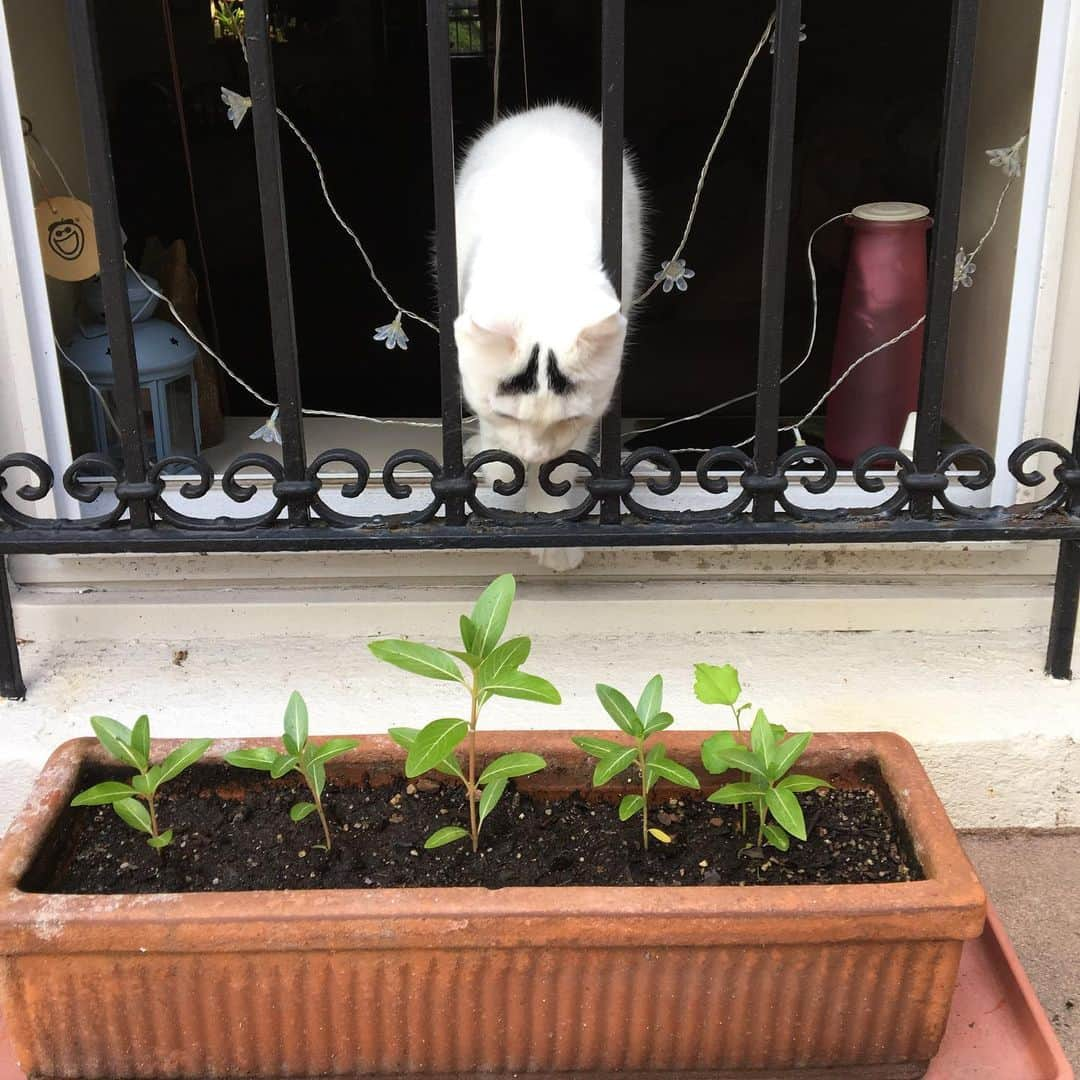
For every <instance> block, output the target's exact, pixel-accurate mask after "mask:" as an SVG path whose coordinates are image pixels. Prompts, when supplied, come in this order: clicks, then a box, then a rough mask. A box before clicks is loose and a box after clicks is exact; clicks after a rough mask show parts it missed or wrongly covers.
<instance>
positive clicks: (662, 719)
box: [641, 712, 675, 739]
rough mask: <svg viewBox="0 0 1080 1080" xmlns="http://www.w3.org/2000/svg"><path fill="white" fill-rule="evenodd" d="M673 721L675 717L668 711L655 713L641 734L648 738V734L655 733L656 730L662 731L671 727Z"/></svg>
mask: <svg viewBox="0 0 1080 1080" xmlns="http://www.w3.org/2000/svg"><path fill="white" fill-rule="evenodd" d="M674 723H675V717H674V716H672V715H671V713H669V712H662V713H657V714H656V715H655V716H654V717H653V718H652V719H651V720H650V721H649V722H648V723H647V724H646V725H645V730H644V731H642V733H641V734H642V736H643V737H644V738H646V739H647V738H648V737H649V736H650V735H655V734H656V733H657V732H658V731H664V730H666V729H667V728H669V727H671V725H672V724H674Z"/></svg>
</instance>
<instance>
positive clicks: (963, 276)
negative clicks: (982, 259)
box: [952, 248, 975, 292]
mask: <svg viewBox="0 0 1080 1080" xmlns="http://www.w3.org/2000/svg"><path fill="white" fill-rule="evenodd" d="M974 273H975V262H974V260H973V259H972V258H971V256H970V255H968V254H967V252H966V251H964V249H963V248H961V249H960V250H959V251H958V252H957V253H956V267H955V269H954V270H953V286H952V290H953V292H956V290H957V289H959V288H960V286H961V285H963V287H964V288H965V289H970V288H971V286H972V285H974V284H975V282H974V280H973V275H974Z"/></svg>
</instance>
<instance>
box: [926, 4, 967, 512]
mask: <svg viewBox="0 0 1080 1080" xmlns="http://www.w3.org/2000/svg"><path fill="white" fill-rule="evenodd" d="M978 21H979V0H953V10H952V26H951V28H950V31H949V59H948V74H947V76H946V79H945V111H944V115H943V116H942V121H941V146H940V151H939V155H938V187H937V198H936V205H935V207H934V238H933V243H932V245H931V250H930V288H929V294H928V297H927V308H926V327H925V330H926V333H925V336H924V339H923V362H922V375H921V378H920V383H919V412H918V419H917V421H916V424H915V455H914V456H915V468H916V471H918V472H920V473H932V472H934V471H935V470H936V468H937V462H938V454H939V452H940V448H941V422H942V417H941V402H942V398H943V397H944V395H945V361H946V355H947V352H948V345H949V316H950V311H951V307H952V294H953V275H954V272H955V266H956V244H957V238H958V235H959V229H960V200H961V196H962V195H963V191H964V156H965V154H966V152H967V125H968V111H969V107H970V104H971V73H972V70H973V68H974V66H975V36H976V33H977V31H978ZM932 510H933V495H932V493H930V492H916V493H915V494H914V495H912V497H911V516H912V517H913V518H920V519H923V520H925V519H928V518H929V517H930V515H931V512H932Z"/></svg>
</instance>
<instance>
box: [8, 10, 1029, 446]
mask: <svg viewBox="0 0 1080 1080" xmlns="http://www.w3.org/2000/svg"><path fill="white" fill-rule="evenodd" d="M502 14H503V0H497V3H496V20H495V32H494V38H495V41H494V53H495V55H494V66H493V73H492V99H493V113H492V117H493V122H494V121H495V120H497V119H498V117H499V114H500V80H501V67H502V36H503V19H502ZM519 25H520V28H521V52H522V77H523V84H524V88H525V95H526V102H527V101H528V93H529V91H528V66H527V52H526V39H525V0H519ZM774 29H775V15H774V14H773V15H770V16H769V18H768V19H767V21H766V23H765V27H764V29H763V31H762V33H761V35H760V37H759V38H758V40H757V41H756V43H755V44H754V46H753V49H752V50H751V52H750V55H749V57H748V59H747V61H746V64H745V66H744V67H743V69H742V71H741V73H740V75H739V78H738V80H737V81H736V83H735V86H734V89H733V90H732V93H731V95H730V98H729V99H728V103H727V106H726V108H725V110H724V113H723V116H722V119H721V122H720V124H719V127H718V129H717V131H716V133H715V135H714V137H713V139H712V140H711V142H710V144H709V147H708V151H707V153H706V155H705V158H704V161H703V164H702V167H701V169H700V171H699V174H698V178H697V182H696V185H695V187H694V190H693V193H692V195H691V199H690V205H689V210H688V213H687V217H686V222H685V225H684V227H683V230H682V233H681V236H680V238H679V241H678V243H677V245H676V246H675V249H674V250H673V252H672V254H671V256H670V258H668V259H665V260H664V261H663V262H662V263H661V264H660V268H659V270H658V271H657V272H656V273H655V274H654V275H653V280H652V282H651V283H650V285H649V286H648V287H647V288H646V289H645V290H644V292H642V293H641V294H640V295H639V296H638V297H637V298H636V299H635V300H634V305H635V306H637V305H640V304H643V303H644V302H645V301H646V300H647V299H648V298H649V297H650V296H651V295H652V293H653V292H654V291H655V290H656V289H658V288H659V289H662V291H663V292H665V293H670V292H672V291H673V290H674V291H677V292H680V293H682V292H686V291H687V289H688V287H689V286H688V283H689V281H690V280H691V279H692V278H693V277H694V271H693V270H691V269H690V268H689V267H688V266H687V261H686V259H685V258H684V257H683V256H684V253H685V251H686V248H687V246H688V244H689V243H690V240H691V237H692V234H693V229H694V224H695V221H696V218H697V213H698V209H699V206H700V204H701V199H702V196H703V193H704V191H705V187H706V183H707V180H708V177H709V172H710V169H711V167H712V165H713V162H714V160H715V158H716V156H717V152H718V150H719V147H720V144H721V142H722V140H723V137H724V135H725V133H726V132H727V130H728V126H729V123H730V121H731V118H732V116H733V115H734V112H735V108H736V105H737V104H738V100H739V97H740V95H741V93H742V90H743V88H744V86H745V85H746V82H747V81H748V79H749V77H750V74H751V71H752V69H753V67H754V65H755V63H756V61H757V60H758V58H759V57H760V55H761V54H762V52H763V51H764V50H765V47H766V45H769V47H770V51H772V46H773V42H774V36H775V35H774ZM235 38H236V40H237V42H238V43H239V45H240V48H241V51H242V52H243V55H244V59H245V61H246V60H247V49H246V47H245V43H244V40H243V36H242V34H239V33H237V34H235ZM799 40H800V42H803V41H805V40H806V33H805V27H804V28H801V30H800V35H799ZM221 99H222V103H223V105H224V106H225V109H226V112H227V115H228V118H229V120H230V121H231V123H232V125H233V128H234V129H235V130H237V131H239V130H240V128H241V126H242V125H243V122H244V120H245V118H246V116H247V114H248V112H249V111H250V110H251V106H252V99H251V97H250V96H248V95H245V94H242V93H239V92H238V91H235V90H231V89H228V88H226V87H222V89H221ZM277 113H278V116H279V118H280V119H281V121H282V123H283V124H284V125H285V126H286V127H287V128H288V130H289V131H290V132H291V134H292V135H293V136H294V137H295V138H296V139H297V141H298V142H299V143H300V145H301V146H302V147H303V149H304V151H305V152H306V154H307V155H308V157H309V158H310V160H311V163H312V167H313V169H314V171H315V174H316V178H317V181H318V184H319V189H320V192H321V194H322V197H323V200H324V202H325V203H326V206H327V208H328V209H329V211H330V213H331V215H332V217H333V219H334V221H335V222H336V223H337V225H338V227H339V228H340V229H341V230H342V231H343V232H344V233H345V235H347V236H348V237H349V239H350V241H351V242H352V244H353V245H354V246H355V248H356V250H357V251H358V253H359V254H360V257H361V259H362V260H363V262H364V264H365V266H366V268H367V272H368V275H369V277H370V279H371V281H372V283H373V284H374V285H375V286H376V288H377V289H378V290H379V291H380V292H381V293H382V295H383V296H384V297H385V299H386V300H387V302H388V304H389V305H390V307H391V309H392V311H393V316H392V318H391V319H390V320H389V321H388V322H387V323H385V324H383V325H380V326H378V327H376V328H375V332H374V335H373V339H374V340H375V341H376V342H381V343H382V344H383V345H384V346H385V347H386V348H387V349H389V350H394V349H399V350H402V351H405V350H407V349H408V347H409V336H408V334H407V332H406V330H405V328H404V322H405V321H406V320H410V321H412V322H414V323H416V324H417V325H419V326H423V327H426V328H427V329H429V330H431V331H432V332H434V333H436V334H437V333H438V332H439V330H438V327H437V326H436V325H435V323H434V322H433V321H431V320H430V319H427V318H425V317H424V316H423V315H420V314H419V313H417V312H416V311H414V310H412V309H410V308H408V307H406V306H405V305H403V304H400V303H399V302H398V300H397V299H396V298H395V296H394V294H393V292H392V291H391V290H390V288H389V286H388V285H387V284H386V283H385V281H384V279H383V278H382V277H381V276H380V274H379V273H378V271H377V270H376V267H375V262H374V260H373V258H372V256H371V254H370V253H369V252H368V250H367V247H366V246H365V244H364V243H363V241H362V240H361V238H360V236H359V235H358V233H357V232H356V230H355V229H354V228H353V227H352V226H351V225H350V224H349V223H348V221H347V219H346V218H345V216H344V214H343V213H342V212H341V210H340V209H339V207H338V206H337V204H336V203H335V201H334V199H333V197H332V195H331V194H330V189H329V184H328V181H327V177H326V173H325V170H324V168H323V165H322V162H321V160H320V158H319V155H318V153H317V152H316V150H315V148H314V146H313V145H312V144H311V142H310V141H309V140H308V138H307V137H306V136H305V135H304V134H303V132H302V131H301V130H300V128H299V127H298V125H297V124H296V123H295V122H294V121H293V120H292V119H291V118H290V117H289V116H288V114H287V113H286V112H285V111H284V110H282V109H281V108H278V109H277ZM31 139H32V140H33V142H34V143H35V145H36V146H37V147H38V148H40V149H41V151H42V152H43V153H44V154H45V156H46V158H47V160H48V161H49V163H50V165H51V166H52V168H53V170H54V171H55V172H56V174H57V176H58V177H59V178H60V181H61V183H62V184H63V186H64V188H65V189H66V190H67V192H68V193H69V194H73V192H72V190H71V186H70V184H69V183H68V181H67V178H66V177H65V176H64V174H63V171H62V170H61V169H60V166H59V164H58V163H57V161H56V159H55V158H54V157H53V155H52V154H51V153H50V152H49V150H48V148H47V147H46V146H45V145H44V144H43V143H42V142H41V140H40V139H38V137H37V136H36V135H33V134H32V133H28V141H27V155H28V159H29V162H30V166H31V168H32V170H33V171H34V173H35V175H36V176H37V177H38V179H39V181H40V182H41V183H42V185H43V186H44V187H46V188H47V185H45V184H44V180H43V178H42V176H41V173H40V171H39V169H38V166H37V164H36V162H35V161H34V158H33V155H32V153H31V151H30V145H29V142H30V140H31ZM1026 142H1027V135H1026V134H1024V135H1022V136H1021V137H1020V138H1018V139H1017V140H1016V141H1015V142H1013V143H1011V144H1010V145H1008V146H1004V147H999V148H995V149H992V150H987V151H986V157H987V161H988V164H989V165H990V166H991V167H994V168H999V169H1001V170H1002V172H1003V174H1004V176H1005V183H1004V185H1003V187H1002V191H1001V193H1000V196H999V197H998V200H997V203H996V205H995V209H994V214H993V218H992V220H991V221H990V223H989V225H988V227H987V229H986V231H985V232H984V233H983V234H982V236H981V237H980V238H979V240H978V242H977V243H976V244H975V245H974V246H973V247H972V248H971V249H970V250H967V249H966V248H965V247H963V246H961V247H960V248H959V249H958V250H957V253H956V259H955V271H954V279H953V289H954V291H956V290H958V289H960V288H970V287H971V286H972V284H973V281H974V274H975V271H976V262H975V259H976V257H977V256H979V254H980V253H981V252H982V250H983V248H984V247H985V245H986V243H987V241H988V240H989V238H990V236H991V234H992V233H993V232H994V230H995V229H996V227H997V225H998V223H999V220H1000V217H1001V212H1002V208H1003V206H1004V203H1005V200H1006V197H1007V196H1008V194H1009V192H1010V191H1011V189H1012V188H1013V186H1014V184H1015V183H1016V182H1017V180H1018V179H1019V178H1020V177H1021V176H1022V173H1023V160H1022V155H1023V150H1024V147H1025V145H1026ZM848 216H849V212H848V211H844V212H842V213H838V214H835V215H833V216H831V217H830V218H828V219H826V220H825V221H823V222H822V223H821V224H820V225H818V226H817V227H816V228H815V229H814V230H813V231H812V233H811V234H810V238H809V241H808V243H807V249H806V250H807V268H808V274H809V279H810V292H811V321H810V331H809V342H808V345H807V348H806V350H805V352H804V354H803V356H802V358H801V359H800V360H799V362H798V363H797V364H795V365H794V366H793V367H792V368H791V369H790V370H789V371H787V372H785V373H782V377H781V383H785V382H787V381H788V380H789V379H791V378H792V377H793V376H794V375H795V374H796V373H797V372H799V371H800V370H801V369H802V368H803V367H804V366H805V365H806V363H807V362H808V361H809V360H810V357H811V356H812V354H813V350H814V347H815V344H816V341H817V333H818V327H819V317H820V315H819V306H818V279H817V270H816V267H815V264H814V241H815V240H816V238H817V236H818V234H819V233H820V232H821V231H822V230H823V229H825V228H826V227H828V226H830V225H832V224H834V223H836V222H838V221H842V220H843V219H845V218H846V217H848ZM127 267H128V269H129V270H130V271H131V272H132V274H134V276H135V277H136V278H137V279H138V280H139V282H140V283H141V284H142V285H143V287H144V288H146V289H147V290H148V291H149V292H150V293H152V294H153V295H154V296H156V297H158V299H160V300H161V301H163V302H164V303H165V304H166V305H167V306H168V308H169V310H170V312H171V313H172V316H173V318H174V319H175V320H176V322H177V323H178V325H180V326H181V327H182V328H183V329H184V330H185V331H186V332H187V333H188V334H189V335H190V337H191V338H192V339H193V340H194V341H195V342H196V344H197V345H198V346H199V347H200V348H201V349H202V350H203V351H204V352H205V353H206V354H207V355H208V356H209V357H211V358H212V359H213V360H214V361H215V362H216V363H217V364H218V365H219V367H220V368H221V370H222V371H223V372H224V373H225V374H226V376H228V377H229V378H230V379H232V380H233V381H234V382H235V383H236V384H237V385H238V386H240V387H241V388H242V389H243V390H244V391H245V392H246V393H248V394H249V395H250V396H251V397H252V398H253V399H254V400H256V401H258V402H259V403H260V404H261V405H264V406H265V407H267V408H269V409H270V410H271V413H270V416H269V418H268V419H267V421H266V422H265V423H264V424H262V425H261V426H260V427H259V428H258V429H257V430H256V431H254V432H252V434H251V438H252V439H261V440H263V441H266V442H277V443H280V442H281V435H280V432H279V430H278V425H277V420H278V405H277V403H276V402H275V401H273V399H272V398H270V397H268V396H267V395H265V394H262V393H260V392H259V391H258V390H257V389H256V388H255V387H253V386H252V385H251V384H250V383H249V382H248V381H246V380H245V379H243V378H242V377H241V376H240V375H239V374H237V372H236V371H235V370H233V368H232V367H231V366H230V365H229V364H228V363H227V362H226V361H225V360H224V359H223V358H222V357H221V356H220V355H219V354H218V352H217V351H216V350H215V349H213V348H212V347H211V346H210V345H209V344H208V343H207V342H206V341H204V340H203V339H202V337H201V336H200V335H199V334H198V333H196V332H195V331H194V330H193V329H192V327H191V326H190V325H188V323H187V322H186V321H185V320H184V318H183V317H182V316H181V315H180V313H179V312H178V311H177V309H176V306H175V305H174V304H173V302H172V300H171V299H170V298H169V297H168V296H166V295H165V294H164V293H163V292H161V291H160V290H158V289H156V288H154V287H153V286H152V285H151V284H150V283H149V282H148V281H147V279H146V277H145V276H144V275H143V274H141V273H140V272H139V271H138V270H137V269H136V268H135V266H133V265H132V264H131V262H130V261H127ZM924 321H925V316H922V317H920V318H919V319H918V320H916V321H915V322H914V323H912V325H911V326H909V327H907V328H906V329H904V330H903V331H901V332H900V333H899V334H897V335H895V336H894V337H892V338H890V339H889V340H887V341H883V342H881V343H880V344H879V345H877V346H875V347H874V348H872V349H870V350H868V351H867V352H865V353H864V354H863V355H861V356H859V357H857V358H856V359H855V360H853V361H852V362H851V364H849V365H848V367H847V369H846V370H845V371H844V372H843V373H842V374H841V375H840V377H839V378H837V379H836V380H835V381H834V382H833V383H832V385H831V386H829V388H828V389H827V390H826V391H825V392H824V393H823V394H822V395H821V397H820V398H819V399H818V400H817V401H816V402H815V403H814V405H813V406H812V407H811V408H810V409H809V410H808V411H807V412H806V413H805V414H804V415H803V416H802V417H801V418H800V419H799V420H798V421H796V422H795V423H793V424H790V425H787V426H785V427H782V428H780V432H793V433H794V435H795V438H796V442H797V443H800V444H801V443H802V442H803V439H802V433H801V428H802V427H803V426H804V425H805V424H806V423H807V422H808V421H809V420H810V418H811V417H813V416H814V415H815V414H816V413H817V412H818V411H819V410H820V409H821V408H822V406H824V404H825V402H826V401H827V400H828V399H829V397H830V396H831V395H832V394H833V393H834V392H835V391H836V390H837V388H838V387H839V386H840V385H841V384H842V383H843V382H844V381H845V380H846V379H847V378H848V377H849V376H850V375H851V374H852V373H853V372H854V371H855V370H856V369H857V368H858V367H859V366H860V365H861V364H863V363H865V362H866V361H868V360H870V359H872V358H873V357H875V356H879V355H881V354H882V353H883V352H885V351H887V350H888V349H889V348H890V347H891V346H893V345H895V344H896V343H897V342H899V341H901V340H903V339H904V338H905V337H907V336H908V335H910V334H912V333H914V332H915V331H916V330H917V329H918V328H919V327H920V326H921V325H922V324H923V322H924ZM56 344H57V348H58V350H59V352H60V355H61V357H62V358H64V359H67V357H66V353H65V352H64V351H63V349H62V348H61V347H60V343H59V341H57V343H56ZM68 362H69V363H70V361H68ZM755 396H756V391H755V390H750V391H747V392H746V393H743V394H739V395H737V396H735V397H732V398H729V399H727V400H726V401H722V402H719V403H718V404H715V405H710V406H708V407H707V408H705V409H702V410H700V411H697V412H695V413H691V414H689V415H687V416H682V417H676V418H673V419H668V420H664V421H663V422H662V423H658V424H653V425H651V426H646V427H639V428H635V429H632V430H630V431H628V432H626V435H625V438H627V439H628V438H631V437H634V436H639V435H644V434H649V433H652V432H656V431H660V430H664V429H667V428H671V427H674V426H676V425H678V424H682V423H685V422H688V421H693V420H700V419H702V418H704V417H706V416H710V415H714V414H716V413H718V412H721V411H722V410H724V409H727V408H729V407H731V406H732V405H735V404H738V403H740V402H744V401H748V400H751V399H752V398H754V397H755ZM303 412H304V414H305V415H307V416H322V417H335V418H339V419H345V420H357V421H362V422H366V423H372V424H378V425H387V426H406V427H419V428H440V427H441V426H442V425H441V422H440V421H437V420H432V421H428V420H411V419H399V418H386V417H377V416H368V415H365V414H360V413H349V412H341V411H337V410H329V409H311V408H305V409H304V410H303ZM469 419H470V420H471V419H472V418H469ZM466 422H469V421H468V420H467V421H466ZM753 439H754V437H753V436H752V435H751V436H749V437H748V438H746V439H744V440H742V441H741V442H737V443H735V444H734V445H735V446H736V447H742V446H746V445H748V444H750V443H752V442H753ZM707 449H708V448H707V447H682V448H680V449H678V450H675V451H674V452H675V453H683V452H685V453H689V452H695V453H702V452H704V451H705V450H707Z"/></svg>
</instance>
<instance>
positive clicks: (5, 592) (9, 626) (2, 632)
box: [0, 555, 26, 701]
mask: <svg viewBox="0 0 1080 1080" xmlns="http://www.w3.org/2000/svg"><path fill="white" fill-rule="evenodd" d="M24 697H26V685H25V683H23V677H22V668H21V667H20V666H19V643H18V640H17V639H16V637H15V618H14V615H13V614H12V611H11V589H10V588H9V586H8V576H7V559H5V558H4V556H3V555H0V698H14V699H15V700H16V701H21V700H22V699H23V698H24Z"/></svg>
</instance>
